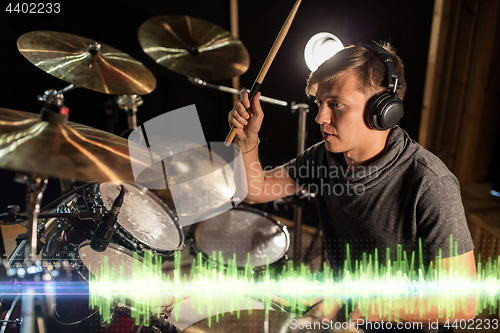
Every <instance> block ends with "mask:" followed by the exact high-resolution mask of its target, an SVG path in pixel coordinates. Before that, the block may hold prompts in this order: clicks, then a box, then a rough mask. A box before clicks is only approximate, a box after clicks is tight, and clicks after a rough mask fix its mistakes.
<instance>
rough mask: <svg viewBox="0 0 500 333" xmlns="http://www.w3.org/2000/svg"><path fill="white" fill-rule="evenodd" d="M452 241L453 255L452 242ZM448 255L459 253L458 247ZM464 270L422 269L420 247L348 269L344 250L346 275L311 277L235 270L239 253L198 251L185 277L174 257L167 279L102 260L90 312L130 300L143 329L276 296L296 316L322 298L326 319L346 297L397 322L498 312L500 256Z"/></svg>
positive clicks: (156, 261)
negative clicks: (164, 319)
mask: <svg viewBox="0 0 500 333" xmlns="http://www.w3.org/2000/svg"><path fill="white" fill-rule="evenodd" d="M450 243H451V246H450V247H451V249H450V250H452V249H453V246H452V244H453V243H452V241H451V240H450ZM450 253H454V254H455V256H458V255H459V253H458V251H457V248H456V247H455V248H454V249H453V251H451V252H450ZM416 256H417V257H416ZM438 258H439V257H438ZM462 266H463V265H462V264H460V263H459V262H458V261H457V260H455V259H453V258H451V259H450V264H449V267H448V268H445V267H441V266H439V265H438V266H437V267H434V266H433V265H432V264H431V265H430V266H429V267H428V268H427V269H425V267H424V264H423V258H422V250H421V244H420V251H419V252H418V254H415V253H414V252H412V253H411V254H410V255H408V254H407V253H406V252H405V251H403V250H402V247H401V246H398V249H397V259H396V260H395V261H391V259H390V252H389V250H387V252H386V256H385V259H383V260H381V259H379V255H378V253H377V251H376V250H375V252H374V254H373V255H371V254H370V255H367V254H363V257H362V260H357V261H355V262H354V263H353V264H352V263H351V262H350V255H349V247H348V246H347V259H346V261H345V265H344V268H343V270H340V271H335V270H332V269H330V268H329V267H328V266H326V265H325V266H324V271H323V272H312V271H310V270H309V269H308V268H307V267H306V266H305V265H301V266H300V267H297V268H294V265H293V263H292V262H290V261H289V262H287V264H286V265H283V266H282V267H280V268H278V269H277V268H273V267H269V263H268V264H267V265H266V268H265V270H264V272H263V273H260V274H256V273H255V272H254V270H253V267H252V266H251V265H250V254H249V255H248V260H247V264H246V265H245V267H244V268H238V267H237V266H236V255H234V257H233V259H231V260H228V262H227V263H225V262H224V260H223V257H222V254H221V253H219V254H218V255H217V254H216V253H213V254H212V256H211V257H210V258H209V259H208V260H206V259H203V258H202V255H201V253H199V254H198V256H197V257H196V258H194V259H193V263H192V267H191V272H190V274H189V276H188V275H186V274H185V275H183V276H182V275H181V269H180V267H181V261H180V253H179V252H178V253H175V259H174V271H173V273H172V275H165V274H163V273H162V272H161V259H160V258H158V257H156V256H152V255H151V253H146V254H145V256H144V259H143V260H139V257H138V256H137V254H135V255H134V265H133V267H132V269H131V272H132V273H129V275H128V276H127V275H126V274H125V268H124V267H123V265H114V264H112V265H109V263H108V262H107V261H105V262H104V264H103V265H102V266H101V267H100V268H99V274H96V275H95V276H91V277H90V282H89V287H90V306H91V307H98V308H99V311H100V314H101V316H103V318H104V319H106V320H108V322H109V321H110V313H111V309H112V308H113V306H114V305H115V304H116V303H120V302H124V300H129V301H130V302H131V306H132V309H133V310H132V313H131V315H132V317H133V318H135V320H136V322H137V324H139V323H140V322H141V319H142V320H143V321H144V325H146V326H148V325H149V320H150V316H151V315H156V316H159V314H160V312H161V309H162V308H164V307H165V306H167V305H171V304H172V303H173V302H175V301H179V300H182V299H184V298H187V297H189V298H190V299H191V303H192V304H194V306H196V307H197V309H198V312H200V313H202V312H205V313H206V314H207V315H208V317H210V316H212V315H218V314H219V313H224V312H235V311H236V312H237V313H239V304H242V302H245V301H247V302H248V300H249V299H250V298H251V299H257V300H259V301H261V302H262V303H263V304H264V305H265V308H266V309H270V308H271V307H272V303H273V300H275V299H276V297H277V296H278V297H279V298H280V299H282V300H284V301H285V303H286V304H285V306H286V307H288V308H289V309H290V311H291V312H292V313H295V314H297V315H302V314H303V312H304V311H305V309H306V306H305V305H304V300H310V299H316V298H321V299H323V300H324V302H325V313H326V312H328V310H329V309H331V308H332V307H333V306H334V305H335V302H340V301H342V300H346V299H350V300H352V302H353V304H357V306H358V307H359V308H360V309H361V311H362V313H363V315H367V314H368V311H369V309H370V306H371V305H372V306H373V305H374V304H376V305H377V306H378V309H379V313H380V315H381V316H382V315H383V316H385V317H389V318H390V320H395V321H398V320H399V316H398V314H397V313H398V312H397V311H396V312H394V310H395V309H402V310H401V311H403V312H406V313H417V314H419V315H420V316H421V317H424V316H425V314H426V313H427V311H428V310H430V308H431V307H433V306H437V307H438V309H439V312H440V314H442V316H445V317H447V318H452V317H454V315H455V314H457V313H458V312H459V311H460V310H464V309H466V307H467V304H468V302H470V298H471V297H475V299H476V313H481V312H483V311H484V310H486V309H487V310H489V312H490V313H497V312H498V305H499V296H500V292H499V291H500V257H499V258H496V259H491V258H489V259H488V261H487V264H486V265H484V266H483V265H481V263H478V264H477V268H476V269H477V278H476V279H471V278H470V277H469V274H468V273H467V272H468V271H470V269H471V267H462ZM424 299H425V300H426V301H425V302H424V301H422V300H424ZM228 300H229V303H228V302H227V301H228ZM228 304H229V306H228ZM394 313H396V314H395V315H394ZM173 315H174V316H175V317H176V318H179V316H180V315H181V314H180V313H179V309H178V308H176V307H175V306H174V314H173ZM391 316H392V318H391ZM216 319H218V317H216Z"/></svg>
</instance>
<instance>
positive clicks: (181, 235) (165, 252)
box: [95, 183, 185, 256]
mask: <svg viewBox="0 0 500 333" xmlns="http://www.w3.org/2000/svg"><path fill="white" fill-rule="evenodd" d="M95 184H97V185H98V186H97V190H96V191H97V193H96V194H97V195H98V197H99V200H100V201H101V204H102V206H103V208H104V209H105V210H106V211H107V208H106V205H105V204H104V202H103V200H102V196H101V184H106V183H95ZM125 184H126V185H129V186H132V187H135V188H137V189H138V190H139V191H141V192H143V193H144V194H145V195H147V196H148V197H150V198H151V199H153V200H154V201H155V202H156V203H157V204H158V205H160V206H161V208H163V209H164V210H165V211H166V212H167V214H168V215H169V216H170V218H171V219H172V221H173V223H174V225H175V227H176V229H177V232H178V233H179V244H178V246H177V247H176V248H174V249H171V250H158V249H155V248H153V247H151V246H149V245H148V244H145V243H144V242H143V241H139V240H138V239H137V238H136V237H134V236H133V235H132V234H131V233H130V232H129V231H127V230H126V229H125V228H124V227H123V226H122V225H121V224H120V223H119V222H118V221H117V222H116V225H117V226H118V228H117V233H118V234H119V235H120V236H121V237H123V238H125V239H126V240H128V241H132V242H134V241H135V240H138V242H139V243H140V244H142V245H143V247H144V249H137V252H141V253H142V252H144V250H146V251H148V250H151V251H153V252H154V253H155V254H160V255H164V256H168V255H169V254H170V253H172V252H174V251H179V250H181V249H182V248H183V247H184V244H185V236H184V231H183V230H182V227H181V225H180V222H179V219H178V218H177V217H176V216H175V214H174V213H173V211H172V210H171V209H170V207H168V206H167V204H166V203H164V202H163V201H162V200H161V199H160V198H158V196H157V195H156V194H154V193H153V192H152V191H151V190H149V189H148V188H147V187H145V186H142V185H140V184H136V183H125Z"/></svg>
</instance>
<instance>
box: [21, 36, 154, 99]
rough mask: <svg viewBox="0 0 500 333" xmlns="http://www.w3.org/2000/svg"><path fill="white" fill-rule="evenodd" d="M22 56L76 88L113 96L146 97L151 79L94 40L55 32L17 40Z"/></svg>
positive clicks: (142, 69) (142, 68) (131, 60)
mask: <svg viewBox="0 0 500 333" xmlns="http://www.w3.org/2000/svg"><path fill="white" fill-rule="evenodd" d="M17 47H18V49H19V51H20V52H21V54H22V55H23V56H25V57H26V59H28V60H29V61H30V62H31V63H33V64H34V65H35V66H37V67H38V68H40V69H42V70H44V71H45V72H47V73H49V74H51V75H53V76H55V77H57V78H59V79H61V80H64V81H66V82H69V83H72V84H74V85H75V86H78V87H82V88H87V89H90V90H93V91H97V92H102V93H105V94H112V95H145V94H148V93H150V92H151V91H153V90H154V89H155V87H156V79H155V77H154V75H153V74H152V73H151V72H150V71H149V69H147V68H146V67H145V66H144V65H143V64H142V63H141V62H139V61H138V60H136V59H134V58H132V57H131V56H130V55H128V54H126V53H124V52H122V51H120V50H118V49H115V48H113V47H111V46H108V45H106V44H102V43H97V42H96V41H95V40H92V39H89V38H85V37H81V36H77V35H73V34H68V33H64V32H57V31H32V32H28V33H25V34H24V35H22V36H21V37H19V39H18V40H17Z"/></svg>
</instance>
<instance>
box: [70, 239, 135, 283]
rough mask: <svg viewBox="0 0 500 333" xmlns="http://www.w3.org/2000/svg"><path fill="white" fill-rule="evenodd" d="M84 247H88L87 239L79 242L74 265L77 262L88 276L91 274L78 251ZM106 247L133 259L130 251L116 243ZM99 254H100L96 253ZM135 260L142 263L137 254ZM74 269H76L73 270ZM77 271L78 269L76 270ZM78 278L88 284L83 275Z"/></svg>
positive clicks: (132, 253)
mask: <svg viewBox="0 0 500 333" xmlns="http://www.w3.org/2000/svg"><path fill="white" fill-rule="evenodd" d="M84 246H90V240H89V239H87V240H85V241H83V242H81V243H80V244H79V245H78V247H77V248H76V250H75V254H76V257H75V259H76V260H75V263H76V261H79V264H81V265H83V267H85V269H86V270H87V271H88V272H89V274H92V273H91V272H90V271H89V268H88V267H87V266H86V265H85V264H84V263H83V260H82V258H81V257H80V249H81V248H82V247H84ZM108 247H111V248H113V249H114V250H118V251H120V252H122V253H125V254H126V255H128V256H130V257H134V252H133V251H130V250H129V249H127V248H125V247H123V246H121V245H119V244H116V243H109V244H108ZM98 253H100V252H98ZM137 259H138V260H139V261H140V262H141V263H143V262H144V258H143V257H142V255H140V254H139V253H137ZM75 269H76V268H75ZM77 270H78V269H77ZM80 276H81V277H82V279H83V280H84V281H85V282H89V281H88V280H87V279H86V278H85V277H84V276H83V275H81V274H80Z"/></svg>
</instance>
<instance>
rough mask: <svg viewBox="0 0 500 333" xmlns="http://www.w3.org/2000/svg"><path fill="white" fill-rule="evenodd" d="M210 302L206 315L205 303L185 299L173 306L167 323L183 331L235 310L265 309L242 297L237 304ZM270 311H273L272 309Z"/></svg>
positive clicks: (215, 300) (259, 303) (262, 304)
mask: <svg viewBox="0 0 500 333" xmlns="http://www.w3.org/2000/svg"><path fill="white" fill-rule="evenodd" d="M212 302H213V303H212V304H211V306H210V308H211V313H210V315H208V306H207V304H206V303H205V302H202V301H198V302H197V301H195V300H193V298H185V299H183V300H182V301H180V302H177V303H175V304H174V307H173V311H172V314H171V316H170V317H169V318H168V320H167V321H168V322H169V323H171V324H172V325H174V326H175V327H176V328H177V329H178V330H180V331H183V330H185V329H186V328H188V327H189V326H191V325H193V324H196V323H197V322H199V321H202V320H203V319H206V318H208V317H210V316H213V315H216V314H223V313H228V312H232V311H235V310H237V309H239V310H249V309H254V310H255V309H258V310H263V309H264V308H265V306H264V303H262V302H259V301H257V300H254V299H251V298H247V297H244V298H243V299H241V300H240V301H239V302H236V301H235V300H231V299H230V298H229V297H228V298H223V299H212ZM215 304H218V305H219V306H218V307H216V306H215ZM270 310H272V311H274V309H270ZM176 313H177V316H176ZM214 324H215V323H214Z"/></svg>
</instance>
